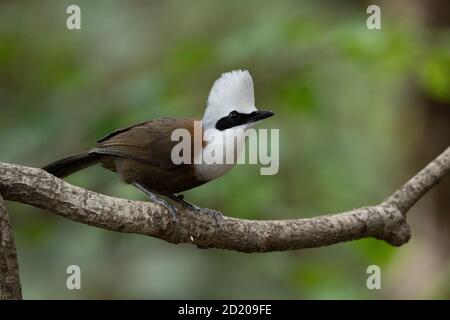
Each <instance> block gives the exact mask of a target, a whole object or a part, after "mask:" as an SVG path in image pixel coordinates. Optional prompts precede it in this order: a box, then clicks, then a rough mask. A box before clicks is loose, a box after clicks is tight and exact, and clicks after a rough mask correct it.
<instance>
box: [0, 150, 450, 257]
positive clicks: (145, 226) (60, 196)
mask: <svg viewBox="0 0 450 320" xmlns="http://www.w3.org/2000/svg"><path fill="white" fill-rule="evenodd" d="M449 170H450V148H447V150H445V151H444V152H443V153H442V154H441V155H440V156H438V157H437V158H436V159H435V160H433V161H432V162H431V163H430V164H428V165H427V166H426V168H424V169H423V170H422V171H420V172H419V173H418V174H417V175H416V176H414V177H413V178H412V179H411V180H410V181H408V182H407V183H406V184H405V185H404V186H403V187H401V188H400V189H399V190H398V191H396V192H395V193H394V194H393V195H392V196H391V197H390V198H388V199H387V200H386V201H384V202H383V203H381V204H379V205H376V206H371V207H364V208H359V209H355V210H351V211H348V212H343V213H339V214H334V215H324V216H318V217H314V218H309V219H292V220H246V219H236V218H231V217H225V216H222V215H221V214H220V213H219V212H217V211H213V210H210V209H201V211H192V210H187V209H177V210H176V211H175V215H174V213H173V212H171V211H170V209H169V208H168V207H165V206H163V205H160V204H156V203H152V202H142V201H130V200H125V199H118V198H113V197H108V196H105V195H101V194H98V193H95V192H92V191H89V190H86V189H82V188H79V187H76V186H73V185H70V184H68V183H67V182H64V181H63V180H60V179H58V178H56V177H54V176H52V175H50V174H48V173H46V172H45V171H43V170H40V169H35V168H29V167H23V166H19V165H13V164H7V163H0V193H2V194H3V196H4V197H5V199H8V200H13V201H19V202H22V203H27V204H31V205H33V206H36V207H39V208H43V209H47V210H49V211H51V212H53V213H56V214H58V215H60V216H62V217H65V218H68V219H71V220H74V221H77V222H81V223H85V224H88V225H92V226H96V227H100V228H104V229H107V230H112V231H119V232H129V233H138V234H144V235H148V236H152V237H156V238H159V239H162V240H166V241H169V242H172V243H194V244H195V245H197V246H198V247H200V248H221V249H229V250H236V251H241V252H268V251H282V250H291V249H302V248H313V247H320V246H325V245H331V244H335V243H339V242H344V241H349V240H356V239H361V238H367V237H374V238H377V239H381V240H384V241H386V242H388V243H390V244H392V245H395V246H400V245H402V244H404V243H406V242H407V241H408V240H409V238H410V230H409V226H408V225H407V223H406V212H407V211H408V210H409V209H410V208H411V206H412V205H413V204H414V203H415V202H416V201H417V200H418V199H420V197H422V196H423V195H424V194H425V193H426V192H427V191H428V190H429V189H431V188H432V187H433V186H434V185H436V184H437V183H438V182H439V181H440V180H441V179H442V178H443V177H444V176H445V175H446V174H447V173H448V172H449Z"/></svg>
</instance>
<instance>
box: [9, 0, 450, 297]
mask: <svg viewBox="0 0 450 320" xmlns="http://www.w3.org/2000/svg"><path fill="white" fill-rule="evenodd" d="M70 4H78V5H80V7H81V11H82V29H81V30H80V31H69V30H67V29H66V27H65V20H66V17H67V15H66V13H65V11H66V8H67V6H68V5H70ZM366 7H367V3H364V2H356V1H355V2H351V1H345V2H341V3H339V4H337V3H332V2H331V1H294V0H292V1H264V2H260V1H256V0H247V1H220V2H218V1H206V0H195V1H191V2H189V4H187V3H186V2H183V1H174V0H172V1H164V2H163V1H118V0H115V1H105V0H101V1H95V2H94V1H67V0H64V1H56V0H53V1H51V0H45V1H2V2H1V3H0V114H1V116H0V136H1V137H2V141H1V154H0V155H1V157H0V161H4V162H15V163H20V164H24V165H28V166H36V167H39V166H42V165H44V164H46V163H47V162H50V161H53V160H55V159H57V158H59V157H63V156H66V155H68V154H71V153H75V152H78V151H80V150H85V149H88V148H90V147H91V146H92V145H93V143H94V141H95V140H96V139H97V138H99V137H101V136H103V135H104V134H106V133H108V132H109V131H112V130H114V129H116V128H118V127H121V126H127V125H129V124H131V123H134V122H141V121H143V120H146V119H152V118H157V117H162V116H173V117H192V116H196V117H201V115H202V112H203V109H204V107H205V101H206V98H207V94H208V91H209V89H210V87H211V85H212V83H213V81H214V80H215V79H216V78H217V77H218V76H219V75H220V74H221V73H223V72H225V71H229V70H232V69H238V68H243V69H249V70H250V72H251V73H252V75H253V78H254V83H255V93H256V102H257V106H260V107H261V108H270V109H271V110H273V111H274V112H275V113H276V116H275V117H273V118H271V119H270V120H269V121H267V122H265V123H264V124H263V125H262V126H264V127H269V128H279V129H280V138H281V145H280V172H279V173H278V174H277V175H275V176H260V175H259V167H258V166H255V165H252V166H238V167H236V168H235V169H233V170H232V171H231V172H230V173H229V174H228V175H226V176H225V177H223V178H221V179H219V180H217V181H214V182H212V183H208V184H206V185H204V186H201V187H199V188H197V189H194V190H191V191H189V192H186V193H185V195H186V197H187V199H189V201H192V202H193V203H196V204H198V205H201V206H206V207H211V208H215V209H218V210H222V211H223V212H225V214H228V215H232V216H235V217H245V218H258V219H282V218H300V217H310V216H315V215H318V214H323V213H332V212H339V211H343V210H348V209H351V208H354V207H359V206H365V205H370V204H375V203H378V202H379V201H381V200H383V199H384V198H385V197H386V196H388V195H389V194H390V193H391V192H392V191H393V190H394V189H395V188H396V187H398V186H399V184H400V183H401V182H403V181H404V180H405V179H406V178H408V173H409V171H408V160H407V156H408V154H409V153H410V152H411V150H412V148H413V146H414V144H415V143H416V142H417V140H418V138H419V137H420V135H421V134H422V130H423V124H422V122H421V112H422V111H421V108H420V106H419V105H417V103H416V99H415V95H414V92H413V90H414V86H418V87H419V88H420V89H421V90H423V91H425V92H426V93H427V94H429V95H430V96H432V97H434V98H436V99H439V100H441V101H445V102H449V100H450V95H449V92H450V91H449V88H450V70H449V69H450V32H449V30H448V29H446V30H443V29H441V30H439V31H438V30H435V29H432V28H431V27H428V26H426V25H425V24H424V23H421V22H420V20H418V19H414V17H410V16H408V15H406V14H405V15H400V16H399V14H398V12H395V11H394V10H390V8H391V7H390V6H389V4H387V3H385V4H383V9H382V26H383V27H382V30H379V31H371V30H368V29H367V28H366V24H365V23H366V17H367V14H366V13H365V10H366ZM67 180H68V181H69V182H71V183H74V184H76V185H80V186H83V187H86V188H89V189H92V190H95V191H98V192H102V193H106V194H110V195H114V196H120V197H124V198H130V199H141V200H145V197H144V196H143V195H142V194H140V193H139V192H138V191H137V190H135V189H133V188H132V187H130V186H127V185H124V184H122V183H121V182H120V181H119V179H118V178H117V177H116V176H114V175H113V174H112V173H109V172H107V171H105V170H102V169H101V168H99V167H94V168H89V169H87V170H85V171H83V172H80V173H77V174H76V175H74V176H72V177H69V178H68V179H67ZM8 207H9V208H10V211H11V212H12V216H13V220H14V227H15V230H16V239H17V246H18V254H19V260H20V267H21V276H22V282H23V290H24V296H25V298H161V299H163V298H276V299H281V298H291V299H292V298H294V299H298V298H325V299H327V298H345V299H347V298H383V297H389V292H387V291H386V290H378V291H377V290H375V291H369V290H367V288H366V278H367V275H366V268H367V266H368V265H371V264H377V265H380V266H381V268H382V270H388V269H389V267H390V264H391V262H392V261H393V259H395V257H396V255H397V254H398V250H399V249H394V248H392V247H390V246H388V245H387V244H384V243H383V242H380V241H376V240H373V239H366V240H361V241H357V242H354V243H347V244H339V245H335V246H332V247H326V248H321V249H312V250H303V251H295V252H281V253H268V254H241V253H235V252H227V251H219V250H198V249H196V248H193V247H192V246H190V245H172V244H168V243H165V242H163V241H160V240H156V239H152V238H148V237H143V236H137V235H130V234H118V233H113V232H107V231H104V230H100V229H96V228H92V227H88V226H85V225H81V224H77V223H74V222H71V221H68V220H65V219H62V218H59V217H56V216H54V215H52V214H48V213H46V212H43V211H41V210H38V209H36V208H34V207H29V206H24V205H21V204H16V203H9V204H8ZM70 264H77V265H79V266H80V267H81V269H82V290H81V291H68V290H67V289H66V288H65V280H66V276H67V275H66V274H65V270H66V267H67V266H68V265H70ZM411 268H413V266H411ZM447 270H448V274H447V276H446V277H447V278H448V277H449V276H450V269H449V268H447ZM389 281H390V282H391V283H395V278H389V277H388V276H386V278H383V283H384V282H389ZM440 292H441V293H436V294H435V297H441V298H442V297H447V298H448V297H449V292H450V287H449V286H448V281H447V286H446V287H445V288H444V289H443V290H441V291H440ZM420 294H421V293H417V295H418V296H420Z"/></svg>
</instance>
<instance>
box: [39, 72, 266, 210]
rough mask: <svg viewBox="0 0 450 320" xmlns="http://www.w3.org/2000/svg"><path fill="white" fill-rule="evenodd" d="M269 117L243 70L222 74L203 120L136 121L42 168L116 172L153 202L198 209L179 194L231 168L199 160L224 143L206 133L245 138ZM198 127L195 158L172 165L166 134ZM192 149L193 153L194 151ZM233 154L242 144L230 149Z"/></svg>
mask: <svg viewBox="0 0 450 320" xmlns="http://www.w3.org/2000/svg"><path fill="white" fill-rule="evenodd" d="M273 114H274V113H273V112H271V111H260V110H257V109H256V107H255V98H254V88H253V79H252V76H251V75H250V73H249V72H248V71H247V70H233V71H230V72H226V73H223V74H222V75H221V76H220V77H219V78H218V79H217V80H215V82H214V84H213V86H212V88H211V90H210V92H209V95H208V98H207V102H206V109H205V111H204V114H203V118H202V119H195V118H159V119H153V120H149V121H145V122H140V123H137V124H134V125H131V126H128V127H126V128H122V129H118V130H115V131H113V132H111V133H109V134H108V135H106V136H105V137H103V138H101V139H99V140H98V141H97V142H96V144H95V146H94V147H93V148H92V149H90V150H88V151H83V152H80V153H77V154H74V155H71V156H69V157H66V158H63V159H61V160H58V161H55V162H52V163H50V164H48V165H46V166H44V167H43V168H42V169H43V170H45V171H47V172H49V173H50V174H53V175H54V176H56V177H58V178H65V177H67V176H69V175H71V174H73V173H75V172H78V171H80V170H83V169H85V168H87V167H90V166H93V165H95V164H101V165H102V166H103V167H104V168H105V169H108V170H111V171H113V172H115V173H117V174H118V175H119V176H120V177H121V178H122V180H123V181H124V182H125V183H127V184H130V185H133V186H134V187H136V188H137V189H139V190H140V191H142V192H143V193H144V194H146V195H147V196H148V197H149V198H150V199H151V200H152V201H154V202H157V203H164V204H167V202H165V201H164V200H163V199H161V197H160V196H163V197H167V198H169V199H172V200H173V201H176V202H177V203H180V204H182V205H186V206H189V207H190V208H194V209H195V208H197V207H196V206H195V205H193V204H191V203H189V202H187V201H185V200H184V197H183V195H181V194H179V193H181V192H183V191H186V190H189V189H192V188H195V187H198V186H200V185H203V184H205V183H207V182H209V181H212V180H215V179H217V178H219V177H221V176H223V175H224V174H226V173H227V172H229V170H231V168H232V167H233V166H234V164H233V163H232V164H229V163H213V164H207V163H204V162H201V161H195V160H196V159H197V160H198V158H199V157H201V156H203V155H205V153H210V152H211V149H212V148H217V147H218V144H221V145H220V146H219V147H222V146H223V145H222V144H223V143H224V140H222V139H217V138H216V139H210V140H208V137H207V136H206V135H207V134H209V135H215V136H216V137H219V138H225V136H226V135H227V134H230V133H234V134H236V135H237V137H242V135H245V132H246V130H248V129H249V128H251V127H252V126H253V125H254V124H255V123H257V122H259V121H261V120H263V119H266V118H269V117H271V116H272V115H273ZM196 121H198V123H200V125H201V134H202V135H203V136H202V137H201V138H202V144H201V145H202V148H201V150H200V153H199V152H198V151H197V154H194V153H195V150H194V151H192V153H191V155H190V158H191V159H192V160H194V161H191V163H180V164H176V163H174V161H173V160H172V156H171V154H172V149H173V148H174V146H175V145H176V144H177V143H178V142H177V141H172V139H171V134H172V132H174V130H176V129H185V130H187V131H188V132H189V133H191V134H192V135H193V134H194V132H195V123H196ZM193 149H195V148H193ZM235 151H236V155H237V156H238V155H239V154H240V153H241V152H242V145H241V146H237V147H236V148H235Z"/></svg>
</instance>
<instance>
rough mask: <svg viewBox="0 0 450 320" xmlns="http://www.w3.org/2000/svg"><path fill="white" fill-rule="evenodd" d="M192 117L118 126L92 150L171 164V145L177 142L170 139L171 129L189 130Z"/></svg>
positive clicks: (191, 126) (149, 161)
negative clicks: (120, 127) (118, 127)
mask: <svg viewBox="0 0 450 320" xmlns="http://www.w3.org/2000/svg"><path fill="white" fill-rule="evenodd" d="M193 121H194V120H193V119H172V118H163V119H156V120H151V121H148V122H144V123H140V124H136V125H134V126H130V127H127V128H124V129H118V130H116V131H114V132H113V133H111V134H109V135H107V136H106V137H104V138H102V139H100V140H99V141H97V146H96V148H94V149H93V150H92V152H95V153H101V154H109V155H115V156H119V157H123V158H129V159H135V160H139V161H142V162H145V163H148V164H151V165H157V166H164V167H168V168H169V167H173V166H174V164H173V163H172V161H171V157H170V155H171V151H172V148H173V147H174V146H175V145H176V144H177V143H178V141H171V139H170V136H171V134H172V132H173V131H174V130H175V129H178V128H184V129H187V130H189V131H190V132H192V131H193V124H194V122H193Z"/></svg>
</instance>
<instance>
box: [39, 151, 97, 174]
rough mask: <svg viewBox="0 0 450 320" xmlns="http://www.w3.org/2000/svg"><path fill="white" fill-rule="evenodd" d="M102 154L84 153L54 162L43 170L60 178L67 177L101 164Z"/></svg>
mask: <svg viewBox="0 0 450 320" xmlns="http://www.w3.org/2000/svg"><path fill="white" fill-rule="evenodd" d="M100 158H101V155H100V154H97V153H89V152H82V153H78V154H75V155H73V156H70V157H67V158H64V159H61V160H58V161H55V162H52V163H50V164H48V165H46V166H45V167H43V168H42V169H43V170H45V171H47V172H48V173H51V174H53V175H55V176H57V177H58V178H64V177H67V176H69V175H71V174H73V173H75V172H77V171H80V170H82V169H84V168H87V167H90V166H92V165H94V164H96V163H98V162H99V160H100Z"/></svg>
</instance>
